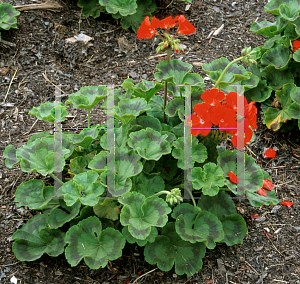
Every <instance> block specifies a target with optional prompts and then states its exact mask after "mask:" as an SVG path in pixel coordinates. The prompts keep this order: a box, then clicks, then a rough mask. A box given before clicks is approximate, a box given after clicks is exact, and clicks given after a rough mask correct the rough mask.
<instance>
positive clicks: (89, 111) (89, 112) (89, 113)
mask: <svg viewBox="0 0 300 284" xmlns="http://www.w3.org/2000/svg"><path fill="white" fill-rule="evenodd" d="M90 119H91V110H90V109H89V110H88V128H90Z"/></svg>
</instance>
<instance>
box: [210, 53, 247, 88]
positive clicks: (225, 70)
mask: <svg viewBox="0 0 300 284" xmlns="http://www.w3.org/2000/svg"><path fill="white" fill-rule="evenodd" d="M243 58H244V56H242V57H239V58H237V59H235V60H233V61H232V62H230V63H228V65H227V66H226V67H225V69H224V70H223V72H222V74H221V76H220V77H219V79H218V80H217V82H216V84H215V85H214V87H213V89H216V88H217V87H218V85H219V84H220V82H221V80H222V78H223V77H224V75H225V73H226V72H227V70H228V69H229V67H230V66H231V65H232V64H234V63H236V62H238V61H240V60H242V59H243Z"/></svg>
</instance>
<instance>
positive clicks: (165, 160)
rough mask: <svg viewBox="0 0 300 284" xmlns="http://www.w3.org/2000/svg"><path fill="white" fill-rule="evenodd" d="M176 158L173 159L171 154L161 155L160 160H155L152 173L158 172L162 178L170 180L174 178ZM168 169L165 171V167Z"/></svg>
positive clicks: (176, 169)
mask: <svg viewBox="0 0 300 284" xmlns="http://www.w3.org/2000/svg"><path fill="white" fill-rule="evenodd" d="M176 162H177V160H176V159H174V158H173V157H172V156H171V155H166V156H163V157H162V158H161V159H160V160H158V161H157V162H155V167H154V169H153V173H159V176H160V177H161V178H162V179H165V180H167V181H170V180H172V179H173V178H174V176H175V175H176V173H177V171H178V167H177V165H176V164H177V163H176ZM166 168H167V169H168V171H167V169H166Z"/></svg>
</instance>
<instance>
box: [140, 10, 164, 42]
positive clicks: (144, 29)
mask: <svg viewBox="0 0 300 284" xmlns="http://www.w3.org/2000/svg"><path fill="white" fill-rule="evenodd" d="M158 23H159V20H158V19H156V18H155V16H154V17H153V18H152V24H151V22H150V20H149V16H147V17H145V19H144V21H143V22H142V24H141V26H140V28H139V29H138V31H137V37H138V38H139V39H141V38H148V39H151V38H152V37H153V36H154V35H155V34H156V33H157V30H156V28H157V27H158Z"/></svg>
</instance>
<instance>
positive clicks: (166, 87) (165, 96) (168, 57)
mask: <svg viewBox="0 0 300 284" xmlns="http://www.w3.org/2000/svg"><path fill="white" fill-rule="evenodd" d="M170 58H171V47H168V55H167V61H168V62H170ZM164 91H165V94H164V118H163V123H165V122H166V113H165V108H166V104H167V94H168V82H167V81H165V90H164Z"/></svg>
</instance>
